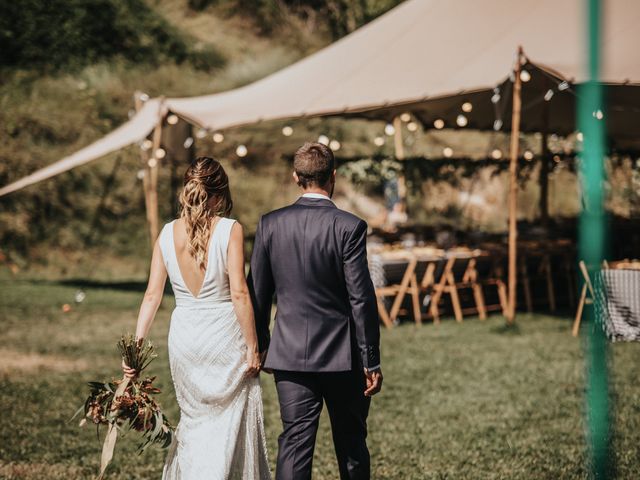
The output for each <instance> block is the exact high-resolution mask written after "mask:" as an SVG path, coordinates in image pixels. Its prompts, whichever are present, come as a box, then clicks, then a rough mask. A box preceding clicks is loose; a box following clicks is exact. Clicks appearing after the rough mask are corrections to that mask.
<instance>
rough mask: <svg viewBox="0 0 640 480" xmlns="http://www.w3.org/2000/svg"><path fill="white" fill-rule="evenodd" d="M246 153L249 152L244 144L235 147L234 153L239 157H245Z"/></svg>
mask: <svg viewBox="0 0 640 480" xmlns="http://www.w3.org/2000/svg"><path fill="white" fill-rule="evenodd" d="M247 153H249V150H247V147H246V146H245V145H238V147H237V148H236V155H238V156H239V157H240V158H242V157H246V156H247Z"/></svg>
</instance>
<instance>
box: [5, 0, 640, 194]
mask: <svg viewBox="0 0 640 480" xmlns="http://www.w3.org/2000/svg"><path fill="white" fill-rule="evenodd" d="M582 4H583V2H582V1H581V0H563V1H557V0H520V1H517V2H514V1H512V0H408V1H406V2H404V3H402V4H401V5H399V6H398V7H396V8H394V9H393V10H391V11H390V12H388V13H387V14H385V15H383V16H381V17H380V18H378V19H376V20H374V21H373V22H371V23H369V24H367V25H365V26H364V27H362V28H360V29H359V30H357V31H356V32H354V33H352V34H351V35H348V36H346V37H344V38H343V39H341V40H340V41H338V42H335V43H333V44H331V45H330V46H328V47H326V48H324V49H322V50H320V51H319V52H317V53H315V54H313V55H311V56H309V57H307V58H305V59H303V60H301V61H299V62H297V63H295V64H293V65H291V66H289V67H287V68H284V69H282V70H280V71H279V72H276V73H274V74H272V75H269V76H268V77H266V78H264V79H262V80H259V81H257V82H254V83H252V84H249V85H247V86H244V87H241V88H238V89H235V90H231V91H227V92H222V93H217V94H213V95H204V96H199V97H191V98H168V99H164V100H160V99H153V100H150V101H148V102H147V103H146V104H145V106H144V108H142V109H141V110H140V111H139V112H138V114H137V115H136V116H134V117H133V118H132V119H131V120H130V121H128V122H127V123H125V124H124V125H122V126H121V127H119V128H118V129H116V130H114V131H113V132H112V133H110V134H109V135H107V136H106V137H104V138H102V139H101V140H99V141H97V142H95V143H93V144H91V145H89V146H88V147H86V148H84V149H82V150H80V151H78V152H76V153H75V154H73V155H70V156H69V157H65V158H63V159H61V160H59V161H58V162H55V163H53V164H51V165H49V166H47V167H45V168H43V169H41V170H38V171H36V172H34V173H33V174H31V175H29V176H27V177H25V178H22V179H20V180H18V181H16V182H14V183H11V184H9V185H6V186H4V187H2V188H0V196H3V195H6V194H8V193H11V192H14V191H16V190H19V189H21V188H24V187H26V186H29V185H32V184H34V183H36V182H39V181H42V180H44V179H47V178H50V177H52V176H55V175H58V174H60V173H62V172H65V171H67V170H70V169H72V168H74V167H76V166H79V165H82V164H85V163H88V162H90V161H92V160H95V159H97V158H100V157H102V156H104V155H106V154H108V153H110V152H113V151H115V150H118V149H120V148H123V147H125V146H127V145H131V144H133V143H136V142H138V141H140V140H142V139H144V138H145V137H147V136H148V135H149V133H150V132H151V130H153V128H154V126H155V125H156V124H157V123H158V116H159V115H163V114H164V113H166V112H167V111H171V112H174V113H176V114H178V115H180V116H181V117H183V118H184V119H186V120H188V121H190V122H192V123H194V124H195V125H198V126H201V127H203V128H206V129H209V130H220V129H224V128H229V127H236V126H241V125H247V124H253V123H257V122H262V121H267V120H275V119H286V118H299V117H310V116H320V115H362V116H367V117H372V116H373V117H377V118H380V117H385V116H386V117H389V116H390V115H393V113H394V111H395V110H397V108H398V107H402V108H414V109H416V112H418V113H419V112H423V115H420V114H419V118H422V119H423V121H429V120H430V119H431V118H432V117H433V115H436V114H438V115H441V116H443V117H445V119H447V118H446V117H447V113H448V112H453V111H459V110H456V108H454V104H455V107H457V108H458V109H459V105H457V103H456V102H458V101H459V98H460V97H461V96H463V97H464V96H465V95H466V96H469V97H473V96H480V97H482V96H484V97H485V98H486V95H488V94H489V92H491V91H492V90H493V88H494V87H495V86H496V85H499V84H500V83H501V82H502V81H503V80H504V79H505V77H506V76H507V75H508V74H509V72H511V71H512V67H513V61H514V54H515V52H516V49H517V47H518V45H522V47H523V49H524V54H525V55H526V57H527V58H528V60H529V61H530V62H532V63H533V64H534V65H535V66H536V67H538V68H540V69H541V70H543V71H544V72H547V73H549V74H551V75H552V76H554V77H556V78H558V79H567V80H569V81H570V82H571V83H572V84H576V83H580V82H582V81H584V79H585V72H586V66H585V62H584V57H585V56H584V55H583V50H584V46H583V44H584V42H583V40H584V38H586V37H585V35H584V34H583V28H582V27H583V23H584V22H583V11H582ZM604 7H605V8H604V14H605V19H604V32H605V33H604V42H603V58H604V64H603V69H602V80H603V81H604V82H606V83H610V84H617V85H633V86H639V85H640V55H637V53H636V52H635V48H636V43H637V33H636V31H637V25H638V24H640V2H633V1H628V0H608V1H607V2H605V3H604ZM523 93H524V95H525V102H524V107H525V115H524V116H523V125H522V127H523V130H525V131H533V130H535V129H537V128H538V127H539V125H536V124H533V125H531V126H530V127H529V126H528V124H527V115H526V106H527V102H526V94H527V88H524V89H523ZM543 93H544V92H543ZM539 96H540V95H539ZM637 96H638V95H636V97H637ZM557 98H558V99H559V98H560V95H558V96H557ZM452 99H454V100H452ZM623 100H625V102H626V103H628V102H630V100H629V99H628V98H626V97H624V98H623ZM636 102H637V100H636ZM161 103H162V105H161ZM485 103H487V102H485ZM550 103H551V105H553V103H554V102H553V101H552V102H550ZM627 106H628V105H627ZM486 108H491V104H489V105H488V107H486ZM565 110H566V109H565ZM489 111H490V110H489ZM629 111H631V112H632V114H633V115H635V117H634V118H635V120H636V121H635V122H632V121H631V119H629V121H624V122H621V124H622V125H621V127H623V126H625V127H626V128H627V129H628V128H629V126H630V124H633V126H634V127H636V128H637V126H638V125H640V122H638V119H637V116H638V115H639V112H640V105H638V104H637V103H636V104H635V105H632V106H631V108H630V110H629ZM425 112H427V113H425ZM485 113H486V110H485V111H483V110H482V109H480V108H479V109H476V111H475V112H474V113H472V114H470V115H469V125H468V127H467V128H474V127H477V128H486V127H487V126H489V127H490V126H491V124H492V123H493V119H492V118H491V115H489V116H488V115H486V114H485ZM570 115H572V111H571V113H570ZM487 117H489V118H490V123H489V125H487V124H486V122H487ZM552 117H555V116H554V115H553V114H552ZM454 118H455V117H454ZM625 118H627V117H625ZM483 119H484V120H483ZM506 125H508V122H507V124H506ZM446 126H453V127H455V123H453V121H452V119H449V121H447V125H446ZM560 126H561V125H560V124H558V125H557V127H558V128H560Z"/></svg>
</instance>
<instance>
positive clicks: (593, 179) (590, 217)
mask: <svg viewBox="0 0 640 480" xmlns="http://www.w3.org/2000/svg"><path fill="white" fill-rule="evenodd" d="M585 5H586V6H587V13H588V15H587V16H586V18H587V22H588V28H587V32H588V39H587V45H588V50H587V52H588V60H589V63H588V65H589V72H588V73H589V77H588V81H587V82H586V83H585V84H584V85H582V86H581V88H580V91H579V93H580V94H579V97H578V124H579V127H580V130H581V131H582V132H583V135H584V137H583V138H584V143H583V153H582V162H581V165H582V175H581V177H582V192H583V195H584V202H585V205H584V208H583V211H582V214H581V216H580V227H579V229H580V232H579V254H580V258H581V259H583V260H584V261H585V263H586V264H587V268H588V270H589V274H590V275H591V278H594V277H593V274H594V273H596V272H597V271H598V269H599V268H600V264H601V262H602V259H603V254H604V249H605V216H604V208H603V201H604V198H603V181H604V140H605V121H606V113H605V112H604V106H603V101H602V96H603V94H602V85H601V84H600V83H599V79H600V76H599V72H600V21H601V14H602V12H601V8H600V0H585ZM585 318H586V320H587V322H585V324H586V325H585V326H586V327H587V328H585V329H583V331H584V330H586V331H587V332H588V333H587V334H586V336H587V341H586V345H587V352H586V353H587V355H586V362H587V398H586V404H587V405H586V406H587V422H588V432H589V438H588V441H589V453H590V470H591V474H592V477H593V478H597V479H605V478H610V477H612V476H613V461H612V456H611V452H610V431H609V387H608V374H607V340H606V338H605V336H604V332H603V330H602V328H600V326H599V325H598V324H597V323H596V318H595V311H594V306H593V305H588V306H586V308H585Z"/></svg>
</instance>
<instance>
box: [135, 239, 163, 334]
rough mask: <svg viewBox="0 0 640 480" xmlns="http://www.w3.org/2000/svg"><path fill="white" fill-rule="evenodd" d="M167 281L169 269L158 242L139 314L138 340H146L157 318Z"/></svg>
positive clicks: (154, 249) (154, 248)
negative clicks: (165, 264) (166, 266)
mask: <svg viewBox="0 0 640 480" xmlns="http://www.w3.org/2000/svg"><path fill="white" fill-rule="evenodd" d="M166 281H167V269H166V268H165V266H164V261H163V259H162V251H161V250H160V243H159V242H158V241H157V240H156V244H155V246H154V247H153V256H152V257H151V271H150V272H149V283H148V284H147V290H146V291H145V292H144V298H143V299H142V303H141V304H140V312H139V313H138V324H137V326H136V338H145V337H146V336H147V334H148V333H149V329H150V328H151V324H152V323H153V320H154V319H155V317H156V312H157V311H158V307H159V306H160V302H162V295H163V293H164V284H165V282H166Z"/></svg>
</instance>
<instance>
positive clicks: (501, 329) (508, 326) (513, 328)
mask: <svg viewBox="0 0 640 480" xmlns="http://www.w3.org/2000/svg"><path fill="white" fill-rule="evenodd" d="M491 333H497V334H498V335H522V330H521V329H520V325H518V323H507V322H506V321H505V322H504V323H503V324H501V325H498V326H495V327H492V328H491Z"/></svg>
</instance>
